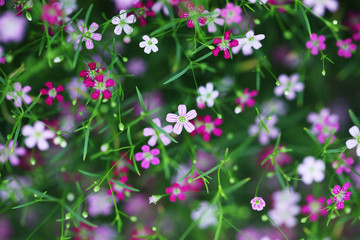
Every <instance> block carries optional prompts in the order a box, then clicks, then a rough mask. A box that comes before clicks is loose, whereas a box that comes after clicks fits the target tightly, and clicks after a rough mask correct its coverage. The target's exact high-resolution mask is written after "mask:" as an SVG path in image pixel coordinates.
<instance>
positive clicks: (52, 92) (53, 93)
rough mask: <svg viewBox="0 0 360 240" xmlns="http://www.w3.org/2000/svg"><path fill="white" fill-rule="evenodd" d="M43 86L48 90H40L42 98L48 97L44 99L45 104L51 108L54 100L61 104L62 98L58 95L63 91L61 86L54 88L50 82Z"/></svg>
mask: <svg viewBox="0 0 360 240" xmlns="http://www.w3.org/2000/svg"><path fill="white" fill-rule="evenodd" d="M45 86H46V87H47V88H48V89H45V88H43V89H41V90H40V93H41V95H42V96H43V95H48V96H47V98H46V99H45V103H46V104H47V105H50V106H51V105H52V104H53V100H54V99H56V100H58V101H59V103H61V102H62V101H63V100H64V97H63V96H61V95H60V94H59V92H62V91H64V87H63V86H62V85H61V84H60V85H59V86H57V87H56V88H54V86H53V83H52V82H46V83H45Z"/></svg>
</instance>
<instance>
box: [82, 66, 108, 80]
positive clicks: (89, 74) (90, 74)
mask: <svg viewBox="0 0 360 240" xmlns="http://www.w3.org/2000/svg"><path fill="white" fill-rule="evenodd" d="M88 66H89V70H81V71H80V77H81V78H90V79H91V80H94V79H95V77H96V76H97V75H99V74H100V73H101V72H103V71H104V70H105V69H104V68H96V63H94V62H91V63H89V64H88Z"/></svg>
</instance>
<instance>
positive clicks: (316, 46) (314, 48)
mask: <svg viewBox="0 0 360 240" xmlns="http://www.w3.org/2000/svg"><path fill="white" fill-rule="evenodd" d="M325 40H326V38H325V36H324V35H320V36H318V35H317V34H316V33H312V34H311V36H310V41H307V42H306V48H307V49H310V50H311V54H312V55H318V53H319V50H321V51H324V50H325V48H326V44H325Z"/></svg>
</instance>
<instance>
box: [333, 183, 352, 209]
mask: <svg viewBox="0 0 360 240" xmlns="http://www.w3.org/2000/svg"><path fill="white" fill-rule="evenodd" d="M350 186H351V184H350V183H349V182H347V183H345V184H344V186H343V187H342V188H341V187H340V186H339V185H336V186H335V187H334V188H333V190H332V194H333V195H334V197H331V198H329V199H328V200H327V205H331V204H332V203H334V202H335V203H336V209H337V210H340V209H342V208H344V201H348V200H350V195H351V193H352V192H348V189H349V187H350Z"/></svg>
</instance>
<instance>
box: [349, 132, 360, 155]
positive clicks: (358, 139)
mask: <svg viewBox="0 0 360 240" xmlns="http://www.w3.org/2000/svg"><path fill="white" fill-rule="evenodd" d="M349 133H350V134H351V136H353V137H354V138H353V139H349V140H347V141H346V147H347V148H348V149H353V148H354V147H356V146H357V148H356V155H358V156H359V157H360V131H359V128H358V127H357V126H352V127H351V128H350V129H349Z"/></svg>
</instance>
